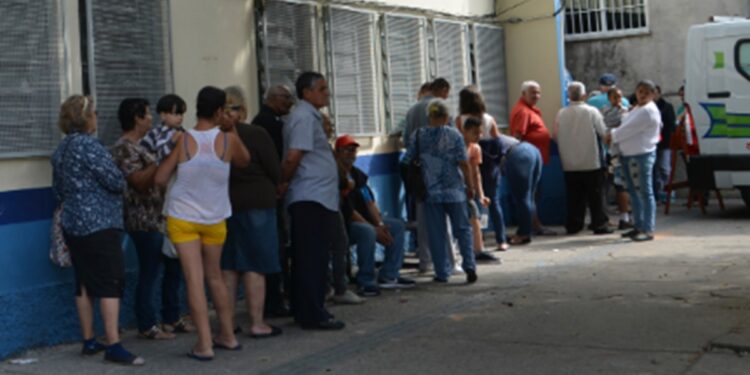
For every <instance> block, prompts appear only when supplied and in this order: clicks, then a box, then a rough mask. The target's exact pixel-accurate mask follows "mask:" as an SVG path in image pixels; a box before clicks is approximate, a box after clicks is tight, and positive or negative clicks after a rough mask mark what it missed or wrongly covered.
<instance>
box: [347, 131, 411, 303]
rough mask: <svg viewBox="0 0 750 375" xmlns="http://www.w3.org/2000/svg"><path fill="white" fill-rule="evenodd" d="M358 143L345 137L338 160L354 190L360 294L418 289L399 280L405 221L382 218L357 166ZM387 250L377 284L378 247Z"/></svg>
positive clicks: (352, 232)
mask: <svg viewBox="0 0 750 375" xmlns="http://www.w3.org/2000/svg"><path fill="white" fill-rule="evenodd" d="M358 147H359V143H357V142H356V141H355V140H354V138H352V137H351V136H350V135H342V136H340V137H339V138H338V139H337V140H336V146H335V148H336V157H337V158H338V160H339V161H340V162H341V165H342V166H343V167H344V170H345V171H346V172H347V175H348V176H347V177H348V178H350V179H351V180H352V181H353V182H354V187H353V189H351V191H349V193H348V194H347V197H346V200H347V204H349V205H350V207H351V210H350V217H349V225H348V226H349V236H350V241H351V242H352V243H354V244H356V245H357V265H358V266H359V270H358V272H357V284H358V285H359V294H360V295H361V296H364V297H373V296H377V295H379V294H380V289H379V288H383V289H403V288H411V287H413V286H414V285H415V282H414V280H410V279H407V278H404V277H401V276H399V270H400V269H401V265H402V263H403V261H404V238H405V236H404V230H405V224H404V222H403V221H402V220H399V219H394V218H388V217H382V216H381V214H380V210H379V209H378V206H377V203H376V202H375V195H374V194H373V192H372V190H371V189H370V187H369V186H367V179H368V177H367V174H365V173H364V172H363V171H362V170H360V169H359V168H357V167H355V166H354V162H355V161H356V160H357V148H358ZM376 242H377V243H380V244H381V245H383V246H385V260H384V261H383V267H381V268H380V272H379V275H378V278H377V284H376V280H375V243H376Z"/></svg>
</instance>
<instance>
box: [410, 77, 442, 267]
mask: <svg viewBox="0 0 750 375" xmlns="http://www.w3.org/2000/svg"><path fill="white" fill-rule="evenodd" d="M450 91H451V85H450V83H449V82H448V81H447V80H445V78H436V79H435V80H434V81H432V83H431V84H430V90H429V93H427V94H425V95H424V96H423V97H422V99H421V100H420V101H419V102H417V103H416V104H414V105H413V106H412V107H411V108H410V109H409V112H407V113H406V127H405V129H404V134H403V143H404V147H408V146H409V144H410V142H411V137H412V136H413V135H414V133H415V132H416V131H417V130H419V129H422V128H426V127H428V126H430V119H429V118H428V116H427V105H428V104H429V103H430V102H431V101H432V100H433V99H435V98H438V99H443V100H445V99H447V98H448V95H449V94H450ZM405 165H406V163H405V162H404V161H403V160H402V168H405ZM423 203H424V202H421V201H419V200H416V203H415V206H416V210H415V211H416V220H417V244H418V249H417V253H418V255H419V271H420V272H421V273H426V272H428V271H429V269H430V267H431V265H430V262H431V258H432V256H431V253H432V250H431V249H430V248H429V240H428V237H429V236H428V234H427V220H426V219H425V212H424V205H423ZM450 237H451V236H450V234H448V232H446V234H445V241H444V243H445V246H446V248H445V251H446V253H448V254H450V255H451V258H452V257H453V246H452V244H451V239H450Z"/></svg>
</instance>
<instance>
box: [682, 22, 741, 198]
mask: <svg viewBox="0 0 750 375" xmlns="http://www.w3.org/2000/svg"><path fill="white" fill-rule="evenodd" d="M685 69H686V83H685V101H686V102H687V103H688V104H689V105H690V108H691V111H692V114H693V118H694V121H695V127H696V130H697V135H698V146H699V147H700V154H699V155H696V156H693V157H691V159H690V165H689V166H688V174H689V177H690V184H691V186H692V187H694V188H700V189H713V188H720V189H724V188H739V189H740V191H741V193H742V198H743V200H744V201H745V204H746V205H747V206H748V207H750V20H746V19H732V20H726V21H725V22H714V23H708V24H703V25H696V26H693V27H691V28H690V30H689V31H688V38H687V48H686V56H685Z"/></svg>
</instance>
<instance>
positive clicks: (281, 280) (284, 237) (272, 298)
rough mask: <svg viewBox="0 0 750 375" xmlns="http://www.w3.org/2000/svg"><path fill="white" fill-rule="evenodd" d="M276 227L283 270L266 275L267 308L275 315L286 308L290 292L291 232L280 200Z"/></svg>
mask: <svg viewBox="0 0 750 375" xmlns="http://www.w3.org/2000/svg"><path fill="white" fill-rule="evenodd" d="M276 227H277V228H278V231H279V233H278V234H279V261H280V262H281V272H279V273H273V274H269V275H266V301H265V310H266V312H268V313H270V314H269V315H273V314H274V313H278V312H281V311H283V310H285V309H286V303H285V302H284V293H285V292H287V293H288V292H289V284H290V280H289V253H288V252H287V246H288V242H289V232H288V230H287V220H286V218H285V215H284V203H283V202H280V203H279V204H278V206H277V209H276Z"/></svg>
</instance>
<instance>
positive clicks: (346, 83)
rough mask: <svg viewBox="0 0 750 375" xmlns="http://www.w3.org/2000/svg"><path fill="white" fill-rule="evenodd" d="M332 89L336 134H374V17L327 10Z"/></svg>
mask: <svg viewBox="0 0 750 375" xmlns="http://www.w3.org/2000/svg"><path fill="white" fill-rule="evenodd" d="M328 15H329V17H328V22H329V28H328V32H329V35H328V38H329V40H330V45H329V48H330V52H331V53H330V59H331V68H332V72H331V77H330V78H331V83H332V84H331V90H332V99H333V100H332V102H333V115H334V121H335V122H336V129H337V131H338V133H340V134H342V133H348V134H353V135H376V134H377V133H378V130H379V129H380V126H379V116H378V114H379V113H380V112H379V111H380V107H379V104H378V95H379V92H380V90H381V88H380V86H379V84H378V83H377V80H376V72H375V71H376V66H375V47H376V46H375V17H376V16H375V14H374V13H371V12H360V11H354V10H349V9H345V8H338V7H330V8H329V13H328Z"/></svg>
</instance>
